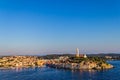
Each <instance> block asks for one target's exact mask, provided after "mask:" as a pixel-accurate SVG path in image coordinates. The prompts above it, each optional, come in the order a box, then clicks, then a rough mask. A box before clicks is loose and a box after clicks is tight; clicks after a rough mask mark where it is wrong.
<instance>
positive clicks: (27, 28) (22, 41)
mask: <svg viewBox="0 0 120 80" xmlns="http://www.w3.org/2000/svg"><path fill="white" fill-rule="evenodd" d="M76 48H79V49H80V52H81V53H86V54H91V53H120V0H0V55H41V54H53V53H56V54H59V53H75V49H76Z"/></svg>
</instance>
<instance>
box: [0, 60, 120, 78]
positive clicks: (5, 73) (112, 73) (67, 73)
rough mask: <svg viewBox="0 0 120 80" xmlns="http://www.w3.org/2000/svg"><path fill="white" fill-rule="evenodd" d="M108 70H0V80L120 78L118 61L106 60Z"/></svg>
mask: <svg viewBox="0 0 120 80" xmlns="http://www.w3.org/2000/svg"><path fill="white" fill-rule="evenodd" d="M108 62H109V63H110V64H112V65H114V66H115V68H113V69H109V70H100V71H96V70H92V71H71V70H63V69H53V68H48V67H44V68H28V69H14V70H0V80H120V61H108Z"/></svg>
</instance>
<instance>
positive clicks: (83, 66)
mask: <svg viewBox="0 0 120 80" xmlns="http://www.w3.org/2000/svg"><path fill="white" fill-rule="evenodd" d="M46 65H47V66H48V67H52V68H61V69H71V70H91V69H96V70H100V69H110V68H113V66H112V65H110V64H102V65H101V66H99V65H97V64H96V63H91V62H81V63H54V64H46Z"/></svg>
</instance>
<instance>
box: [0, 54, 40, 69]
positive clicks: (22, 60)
mask: <svg viewBox="0 0 120 80" xmlns="http://www.w3.org/2000/svg"><path fill="white" fill-rule="evenodd" d="M38 62H39V60H38V59H37V57H34V56H8V57H2V58H1V59H0V67H29V66H36V65H37V64H38Z"/></svg>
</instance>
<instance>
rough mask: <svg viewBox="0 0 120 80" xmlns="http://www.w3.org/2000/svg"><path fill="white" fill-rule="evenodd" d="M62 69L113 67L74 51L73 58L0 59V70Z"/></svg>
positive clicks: (34, 57)
mask: <svg viewBox="0 0 120 80" xmlns="http://www.w3.org/2000/svg"><path fill="white" fill-rule="evenodd" d="M45 65H46V66H48V67H52V68H63V69H72V70H78V69H97V70H98V69H110V68H113V65H111V64H108V63H107V62H106V61H105V60H104V59H102V58H100V57H87V55H85V54H79V49H78V48H77V49H76V55H75V56H71V57H70V56H60V57H58V58H57V57H55V58H54V59H45V58H44V57H37V56H4V57H1V58H0V68H16V67H20V68H22V67H43V66H45Z"/></svg>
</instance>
